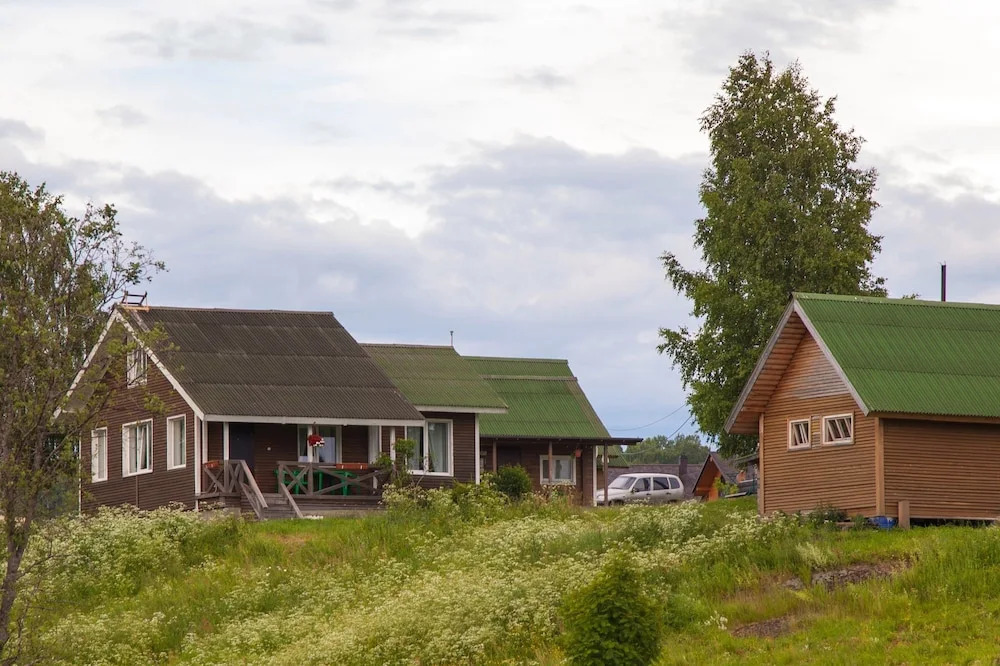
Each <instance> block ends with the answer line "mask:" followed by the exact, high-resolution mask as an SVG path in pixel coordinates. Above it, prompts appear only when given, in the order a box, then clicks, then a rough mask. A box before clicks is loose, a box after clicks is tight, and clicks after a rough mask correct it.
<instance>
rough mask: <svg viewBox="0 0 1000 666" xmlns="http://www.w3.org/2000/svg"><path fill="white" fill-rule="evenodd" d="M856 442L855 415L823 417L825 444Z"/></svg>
mask: <svg viewBox="0 0 1000 666" xmlns="http://www.w3.org/2000/svg"><path fill="white" fill-rule="evenodd" d="M852 441H854V415H853V414H840V415H838V416H824V417H823V443H824V444H850V443H851V442H852Z"/></svg>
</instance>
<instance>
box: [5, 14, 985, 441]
mask: <svg viewBox="0 0 1000 666" xmlns="http://www.w3.org/2000/svg"><path fill="white" fill-rule="evenodd" d="M998 19H1000V5H998V4H997V3H990V2H964V1H963V2H957V3H947V4H946V3H932V2H922V3H921V2H892V1H888V0H881V1H877V0H818V1H816V2H810V3H800V2H792V1H791V0H763V1H760V0H706V1H705V2H699V3H691V2H673V3H671V2H663V1H662V0H661V1H655V2H653V1H640V0H616V1H614V2H588V1H586V0H572V1H565V2H564V1H562V0H548V1H547V2H544V3H541V2H523V1H520V0H507V1H506V2H503V3H496V2H477V1H474V0H462V1H461V2H458V1H455V2H444V1H442V2H431V1H426V2H424V1H419V0H372V1H365V0H287V1H285V2H281V3H275V2H263V1H246V2H241V3H232V2H221V1H218V0H198V1H197V2H192V1H189V0H171V1H170V2H154V1H151V0H146V1H144V2H142V3H134V2H126V1H124V0H88V1H87V2H82V1H75V0H34V1H33V2H30V3H29V2H23V1H20V0H0V81H2V93H0V170H10V171H17V172H19V173H20V174H21V175H23V176H24V177H26V178H27V179H28V180H29V181H30V182H32V183H41V182H46V183H47V184H48V187H49V189H50V190H51V191H53V192H56V193H60V194H63V195H64V196H65V207H66V209H67V210H68V211H69V212H71V213H74V214H79V213H80V212H82V210H83V207H84V206H85V205H86V204H87V203H88V202H91V203H95V204H102V203H106V202H108V203H113V204H115V205H116V207H117V209H118V211H119V221H120V222H121V225H122V227H123V229H124V231H125V233H126V235H127V237H128V238H130V239H133V240H136V241H138V242H140V243H142V244H143V245H145V246H147V247H149V248H151V249H152V250H153V251H154V253H155V255H156V257H157V258H158V259H161V260H163V261H164V262H166V264H167V267H168V271H167V272H165V273H161V274H159V275H157V276H156V278H155V279H154V281H153V282H152V284H151V285H149V291H150V296H149V300H150V303H151V304H153V305H184V306H199V307H237V308H278V309H304V310H329V311H333V312H334V313H335V314H336V316H337V317H338V319H339V320H340V321H341V323H343V324H344V326H346V327H347V329H348V330H349V331H350V332H351V333H352V334H353V335H354V336H355V338H357V339H358V340H360V341H365V342H408V343H426V344H448V342H449V340H450V335H451V332H452V331H453V332H454V341H455V346H456V348H457V349H458V351H459V352H461V353H466V354H485V355H510V356H542V357H555V358H566V359H569V361H570V364H571V367H572V368H573V370H574V373H575V374H576V376H577V377H578V378H579V380H580V382H581V385H582V386H583V388H584V390H585V391H586V393H587V395H588V396H589V397H590V399H591V402H592V403H593V404H594V407H595V408H596V410H597V412H598V414H599V415H600V416H601V418H602V420H603V421H604V423H605V424H606V425H607V426H608V428H609V429H610V430H611V431H612V434H613V435H616V436H623V437H626V436H627V437H640V436H647V435H654V434H668V435H669V434H672V433H675V432H690V431H693V430H694V429H695V428H696V425H695V424H694V423H693V422H692V421H691V420H690V418H689V414H688V412H687V410H686V408H685V407H684V400H685V392H684V388H683V386H682V384H681V381H680V379H679V377H678V374H677V373H676V372H675V370H674V369H673V368H672V367H671V364H670V361H669V359H668V358H666V357H664V356H661V355H659V354H658V353H657V351H656V345H657V341H658V330H659V328H661V327H669V328H675V327H677V326H680V325H685V324H687V325H691V324H692V320H691V318H690V314H689V313H690V304H689V303H687V302H686V301H685V300H684V299H683V298H681V297H679V296H678V295H677V294H675V293H674V292H673V291H672V289H671V288H670V286H669V284H668V283H666V282H665V281H664V274H663V269H662V266H661V264H660V261H659V256H660V255H661V254H662V253H663V252H664V251H670V252H673V253H675V254H676V255H678V257H680V258H681V260H682V262H683V263H685V264H686V265H692V266H693V265H697V263H698V261H699V260H700V256H699V253H698V251H697V250H696V249H695V248H694V247H693V246H692V240H691V236H692V233H693V230H694V221H695V220H696V219H697V218H698V217H699V216H700V215H701V207H700V204H699V201H698V184H699V182H700V179H701V173H702V171H703V170H704V169H705V167H706V166H707V165H708V149H709V146H708V139H707V137H706V136H705V135H704V134H702V133H701V132H700V131H699V124H698V119H699V117H700V115H701V114H702V112H703V111H704V110H705V108H706V107H707V106H708V105H709V104H711V102H712V100H713V97H714V96H715V95H716V94H717V92H718V91H719V89H720V86H721V84H722V82H723V80H724V79H725V77H726V74H727V71H728V68H729V67H730V66H732V65H733V64H735V62H736V60H737V58H738V57H739V55H740V54H741V53H742V52H745V51H747V50H753V51H755V52H758V53H760V52H763V51H769V52H770V54H771V56H772V58H773V59H774V60H775V62H776V63H777V64H779V65H781V66H783V65H785V64H787V63H788V62H790V61H791V60H793V59H797V60H798V61H799V62H800V64H801V66H802V70H803V73H804V74H805V76H806V77H807V78H808V79H809V81H810V83H811V85H812V86H813V87H815V88H816V89H817V90H818V91H819V93H820V94H821V95H822V96H823V97H831V96H836V97H837V113H836V118H837V120H838V121H839V122H840V124H841V125H842V126H843V127H853V128H854V130H855V131H856V132H857V133H858V134H859V135H860V136H862V137H864V138H865V139H866V144H865V148H864V150H863V152H862V156H861V160H862V165H863V166H873V167H875V168H877V169H878V171H879V174H880V176H879V190H878V192H877V199H878V201H879V202H880V203H881V207H880V208H879V209H878V210H877V211H876V213H875V215H874V216H873V219H872V222H871V227H870V228H871V231H872V232H873V233H875V234H878V235H881V236H883V251H882V254H881V255H880V256H879V258H878V259H877V261H876V262H875V266H874V269H875V272H876V274H878V275H881V276H884V277H886V279H887V281H888V287H889V290H890V293H891V294H892V295H897V296H898V295H903V294H909V293H918V294H921V295H922V296H923V297H926V298H932V299H933V298H936V297H937V296H938V280H939V268H938V267H939V264H940V263H941V262H947V263H948V266H949V271H948V274H949V300H967V301H980V302H990V303H1000V261H998V258H1000V189H998V187H997V183H998V182H1000V179H998V177H1000V150H998V148H1000V123H998V122H997V120H996V108H997V106H998V101H1000V100H998V93H997V92H996V86H995V85H994V83H995V63H996V62H997V61H998V60H1000V40H996V39H995V36H994V30H993V26H995V25H997V22H998Z"/></svg>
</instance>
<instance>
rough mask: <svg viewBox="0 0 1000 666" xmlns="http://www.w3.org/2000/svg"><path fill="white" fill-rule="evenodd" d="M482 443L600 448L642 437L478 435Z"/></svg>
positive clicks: (630, 442)
mask: <svg viewBox="0 0 1000 666" xmlns="http://www.w3.org/2000/svg"><path fill="white" fill-rule="evenodd" d="M479 439H481V440H483V441H500V440H505V441H510V442H552V443H556V442H574V443H577V444H582V445H584V446H601V445H603V444H607V445H609V446H610V445H614V444H624V445H626V446H627V445H629V444H638V443H639V442H641V441H643V438H642V437H538V436H536V435H480V436H479Z"/></svg>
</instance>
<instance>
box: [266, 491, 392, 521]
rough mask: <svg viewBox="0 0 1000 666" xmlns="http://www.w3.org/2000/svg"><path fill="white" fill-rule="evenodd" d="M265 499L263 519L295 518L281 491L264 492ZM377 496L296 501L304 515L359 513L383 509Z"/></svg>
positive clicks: (334, 497) (297, 498)
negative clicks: (265, 506)
mask: <svg viewBox="0 0 1000 666" xmlns="http://www.w3.org/2000/svg"><path fill="white" fill-rule="evenodd" d="M262 495H263V496H264V501H265V502H267V509H265V510H264V515H263V516H262V519H263V520H274V519H281V518H294V517H295V511H294V510H293V509H292V507H291V505H290V504H289V503H288V500H287V499H286V498H285V496H284V495H283V494H281V493H262ZM380 499H381V498H379V497H377V496H366V495H347V496H343V495H337V496H330V497H314V498H311V499H307V498H305V497H301V498H299V497H296V498H295V503H296V504H297V505H298V507H299V511H301V512H302V513H303V514H304V515H306V516H310V515H313V516H315V515H345V514H359V513H366V512H369V511H377V510H379V509H381V508H382V507H381V505H380V504H379V500H380Z"/></svg>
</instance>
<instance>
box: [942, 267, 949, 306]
mask: <svg viewBox="0 0 1000 666" xmlns="http://www.w3.org/2000/svg"><path fill="white" fill-rule="evenodd" d="M947 300H948V264H941V302H942V303H944V302H945V301H947Z"/></svg>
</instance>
